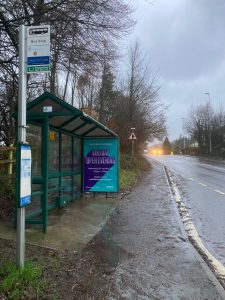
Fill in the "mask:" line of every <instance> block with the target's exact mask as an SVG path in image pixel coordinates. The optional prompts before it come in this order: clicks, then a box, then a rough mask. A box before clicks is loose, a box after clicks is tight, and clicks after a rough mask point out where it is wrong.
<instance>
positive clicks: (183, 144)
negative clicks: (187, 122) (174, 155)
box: [182, 118, 185, 149]
mask: <svg viewBox="0 0 225 300" xmlns="http://www.w3.org/2000/svg"><path fill="white" fill-rule="evenodd" d="M182 120H183V147H184V149H185V136H184V118H182Z"/></svg>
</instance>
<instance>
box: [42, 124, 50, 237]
mask: <svg viewBox="0 0 225 300" xmlns="http://www.w3.org/2000/svg"><path fill="white" fill-rule="evenodd" d="M43 141H44V143H43V147H42V157H43V158H42V172H43V196H42V218H43V232H44V233H46V232H47V229H48V158H49V122H48V118H45V121H44V126H43Z"/></svg>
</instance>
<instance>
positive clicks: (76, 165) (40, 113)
mask: <svg viewBox="0 0 225 300" xmlns="http://www.w3.org/2000/svg"><path fill="white" fill-rule="evenodd" d="M27 124H28V129H27V141H28V143H29V144H31V146H32V203H31V204H30V205H28V206H27V207H26V223H27V224H40V225H42V229H43V232H47V228H48V211H49V210H50V209H52V208H56V207H62V206H64V205H65V204H66V203H67V202H69V201H74V200H75V199H76V198H78V197H79V196H80V195H81V192H82V177H83V176H82V157H83V155H82V152H83V139H84V138H118V136H117V135H116V134H115V133H114V132H113V131H112V130H110V129H109V128H107V127H106V126H104V125H103V124H101V123H99V122H98V121H96V120H95V119H93V118H92V117H90V116H89V115H87V114H86V113H84V112H82V111H81V110H79V109H77V108H75V107H73V106H72V105H70V104H68V103H67V102H65V101H63V100H61V99H59V98H58V97H56V96H54V95H52V94H50V93H49V92H45V93H44V94H42V95H41V96H40V97H38V98H36V99H35V100H33V101H32V102H30V103H28V104H27Z"/></svg>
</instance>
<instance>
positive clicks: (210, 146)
mask: <svg viewBox="0 0 225 300" xmlns="http://www.w3.org/2000/svg"><path fill="white" fill-rule="evenodd" d="M205 95H207V96H208V101H209V153H210V154H211V153H212V130H211V113H210V108H211V104H210V93H209V92H207V93H205Z"/></svg>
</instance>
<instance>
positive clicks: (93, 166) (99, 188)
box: [83, 138, 118, 192]
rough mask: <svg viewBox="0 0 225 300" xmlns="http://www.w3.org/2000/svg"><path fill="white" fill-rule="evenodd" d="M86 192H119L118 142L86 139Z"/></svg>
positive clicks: (84, 180)
mask: <svg viewBox="0 0 225 300" xmlns="http://www.w3.org/2000/svg"><path fill="white" fill-rule="evenodd" d="M83 153H84V158H83V191H84V192H118V140H117V139H98V138H96V139H94V138H93V139H85V140H84V152H83Z"/></svg>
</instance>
